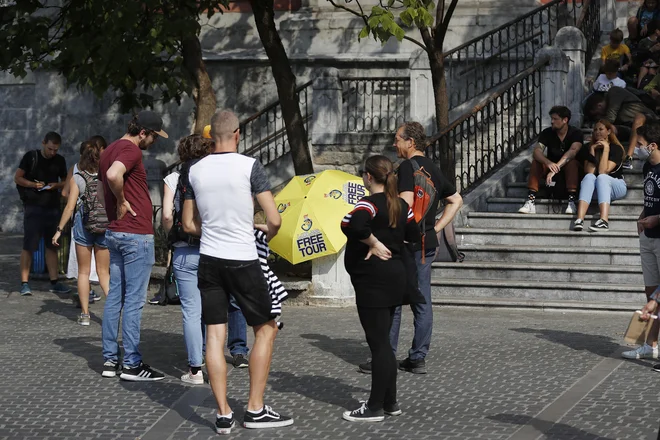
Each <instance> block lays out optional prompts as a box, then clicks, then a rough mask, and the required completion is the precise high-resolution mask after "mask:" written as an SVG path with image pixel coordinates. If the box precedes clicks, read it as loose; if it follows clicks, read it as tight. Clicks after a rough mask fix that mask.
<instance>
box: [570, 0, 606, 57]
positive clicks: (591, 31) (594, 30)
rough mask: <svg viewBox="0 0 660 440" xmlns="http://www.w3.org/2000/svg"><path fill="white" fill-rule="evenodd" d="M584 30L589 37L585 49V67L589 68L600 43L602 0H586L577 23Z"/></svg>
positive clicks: (586, 36)
mask: <svg viewBox="0 0 660 440" xmlns="http://www.w3.org/2000/svg"><path fill="white" fill-rule="evenodd" d="M575 27H577V28H578V29H580V30H581V31H582V33H583V34H584V36H585V38H586V39H587V50H586V51H585V63H584V67H585V69H589V63H590V62H591V59H592V58H593V57H594V55H595V53H596V49H597V48H598V45H599V44H600V1H599V0H584V1H583V3H582V11H581V13H580V18H578V21H577V24H576V25H575Z"/></svg>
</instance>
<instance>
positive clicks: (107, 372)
mask: <svg viewBox="0 0 660 440" xmlns="http://www.w3.org/2000/svg"><path fill="white" fill-rule="evenodd" d="M119 368H120V367H119V364H118V363H117V362H112V361H105V363H104V364H103V372H102V373H101V376H103V377H115V376H117V374H118V373H119Z"/></svg>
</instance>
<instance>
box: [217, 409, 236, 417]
mask: <svg viewBox="0 0 660 440" xmlns="http://www.w3.org/2000/svg"><path fill="white" fill-rule="evenodd" d="M215 417H216V418H218V419H219V418H223V419H231V418H232V417H234V411H232V412H230V413H229V414H227V415H226V416H223V415H222V414H218V413H216V414H215Z"/></svg>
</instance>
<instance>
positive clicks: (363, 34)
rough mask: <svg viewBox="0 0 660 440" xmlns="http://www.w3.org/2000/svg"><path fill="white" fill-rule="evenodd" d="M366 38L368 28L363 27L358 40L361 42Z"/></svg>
mask: <svg viewBox="0 0 660 440" xmlns="http://www.w3.org/2000/svg"><path fill="white" fill-rule="evenodd" d="M368 36H369V26H365V27H363V28H362V30H361V31H360V35H358V40H361V39H363V38H367V37H368Z"/></svg>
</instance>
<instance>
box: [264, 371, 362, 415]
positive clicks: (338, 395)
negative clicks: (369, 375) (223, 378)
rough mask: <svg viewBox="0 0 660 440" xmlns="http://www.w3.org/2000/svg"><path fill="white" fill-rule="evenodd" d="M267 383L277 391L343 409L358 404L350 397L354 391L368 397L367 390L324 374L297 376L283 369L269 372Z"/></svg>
mask: <svg viewBox="0 0 660 440" xmlns="http://www.w3.org/2000/svg"><path fill="white" fill-rule="evenodd" d="M268 383H269V385H270V386H271V388H272V389H273V391H276V392H278V393H282V394H286V393H296V394H298V395H300V396H303V397H307V398H308V399H312V400H317V401H319V402H325V403H329V404H330V405H334V406H340V407H343V408H345V409H348V408H354V407H356V406H359V404H360V402H359V401H358V400H357V399H354V398H352V397H351V394H352V393H354V392H360V393H364V396H362V397H363V398H366V397H368V394H369V390H368V389H365V388H360V387H355V386H353V385H348V384H346V383H344V382H342V381H341V380H340V379H335V378H334V377H325V376H312V375H305V376H297V375H295V374H292V373H286V372H283V371H273V372H271V373H270V380H269V381H268Z"/></svg>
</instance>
